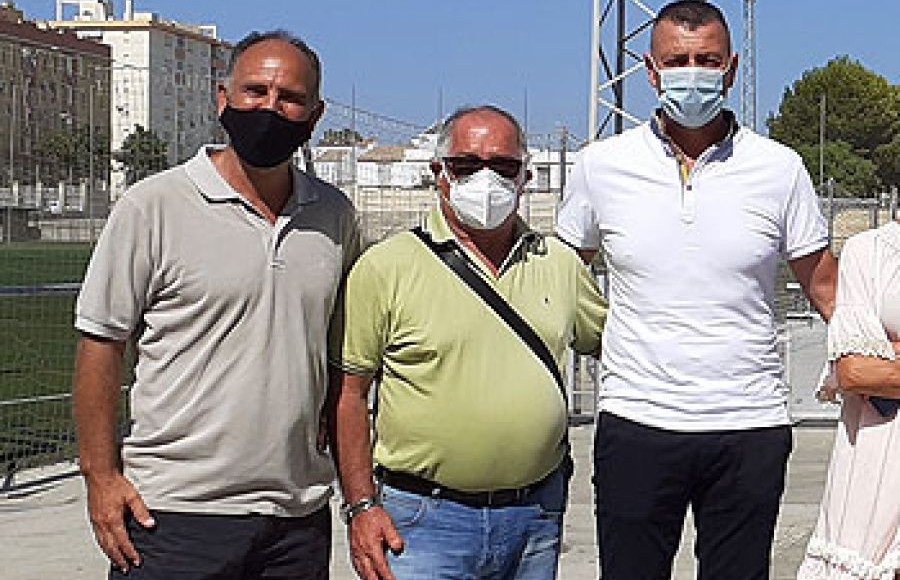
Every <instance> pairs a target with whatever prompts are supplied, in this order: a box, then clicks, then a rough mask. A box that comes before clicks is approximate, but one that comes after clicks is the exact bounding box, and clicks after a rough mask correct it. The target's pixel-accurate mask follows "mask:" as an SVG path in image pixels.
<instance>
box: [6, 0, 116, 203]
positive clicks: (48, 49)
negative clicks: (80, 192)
mask: <svg viewBox="0 0 900 580" xmlns="http://www.w3.org/2000/svg"><path fill="white" fill-rule="evenodd" d="M110 62H111V51H110V48H109V47H108V46H103V45H102V44H98V43H96V42H92V41H90V40H84V39H79V38H78V37H77V36H76V35H75V34H73V33H71V32H66V31H56V30H45V29H41V28H40V27H38V26H37V25H36V24H35V23H34V22H30V21H28V20H26V18H25V15H24V14H23V12H22V11H21V10H18V9H17V8H16V7H15V5H14V4H13V3H12V2H4V3H2V4H0V183H3V184H9V183H10V182H16V183H20V184H29V185H33V184H36V183H41V182H43V183H44V184H45V185H46V184H50V183H54V182H55V181H56V180H58V179H61V178H62V177H64V176H66V175H65V172H61V171H60V168H59V167H58V160H52V159H49V158H48V157H47V156H46V155H45V154H43V153H42V151H44V150H45V148H46V147H47V144H48V143H50V142H52V141H54V140H55V141H57V142H60V141H61V140H65V139H67V138H70V137H72V136H73V135H76V134H77V133H78V132H79V131H83V132H84V134H85V135H87V134H90V135H91V136H92V137H93V138H94V144H95V146H96V149H97V154H98V157H102V155H103V152H104V150H106V149H108V146H107V145H106V143H107V142H108V138H109V134H110V98H111V91H110V86H111V75H110ZM83 150H84V151H83V153H84V157H85V158H84V159H81V160H79V161H80V162H81V163H82V168H84V167H87V166H88V164H89V163H90V160H89V159H87V157H88V156H90V155H91V153H92V148H91V147H90V146H85V147H83ZM74 161H75V160H73V163H74ZM81 173H82V174H84V173H86V172H85V171H82V172H81ZM97 173H98V174H97V175H95V176H94V177H95V179H97V180H98V181H100V182H102V181H103V180H105V179H106V175H105V172H103V171H102V170H101V171H98V172H97ZM69 177H70V176H69ZM82 177H83V175H82Z"/></svg>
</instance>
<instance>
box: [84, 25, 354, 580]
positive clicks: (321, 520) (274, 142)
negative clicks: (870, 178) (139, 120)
mask: <svg viewBox="0 0 900 580" xmlns="http://www.w3.org/2000/svg"><path fill="white" fill-rule="evenodd" d="M320 70H321V69H320V65H319V60H318V57H317V56H316V54H315V53H314V52H313V51H312V50H311V49H310V48H309V47H308V46H307V45H306V44H305V43H303V42H302V41H301V40H299V39H298V38H296V37H294V36H292V35H290V34H288V33H286V32H282V31H276V32H269V33H265V34H259V33H252V34H251V35H249V36H248V37H246V38H245V39H244V40H242V41H241V42H239V43H238V44H237V45H236V46H235V48H234V52H233V55H232V60H231V63H230V64H229V71H228V72H229V74H228V79H227V81H226V84H225V85H223V86H222V87H220V88H219V92H218V110H219V116H220V121H221V123H222V125H223V126H224V127H225V130H226V131H227V132H228V135H229V141H230V144H229V145H228V146H227V147H221V146H209V147H202V148H201V149H200V151H199V152H198V153H197V155H196V156H195V157H194V158H193V159H191V160H189V161H187V162H186V163H184V164H182V165H179V166H178V167H175V168H174V169H171V170H169V171H166V172H164V173H161V174H158V175H155V176H153V177H150V178H149V179H146V180H144V181H142V182H140V183H138V184H136V185H135V186H134V187H132V188H131V189H130V190H129V191H128V192H127V193H126V194H125V196H124V197H123V198H122V199H121V200H120V201H119V202H118V204H117V205H116V207H115V209H114V211H113V213H112V215H111V216H110V219H109V222H108V223H107V225H106V227H105V228H104V231H103V234H102V235H101V237H100V240H99V241H98V243H97V247H96V249H95V251H94V255H93V257H92V259H91V263H90V266H89V267H88V271H87V274H86V277H85V280H84V285H83V286H82V290H81V293H80V295H79V297H78V303H77V307H76V322H75V326H76V327H77V328H78V330H80V331H81V333H82V337H81V340H80V341H79V345H78V354H77V360H76V371H75V386H74V400H75V418H76V421H77V427H78V440H79V453H80V467H81V471H82V473H83V474H84V478H85V482H86V484H87V492H88V509H89V513H90V518H91V524H92V526H93V528H94V534H95V536H96V539H97V542H98V543H99V544H100V547H101V548H102V549H103V551H104V552H105V553H106V555H107V556H108V557H109V558H110V560H111V562H112V564H113V566H112V570H111V572H110V577H111V578H120V577H122V575H124V574H126V573H127V574H128V577H129V578H138V579H153V580H169V579H172V578H191V579H193V580H201V579H206V578H209V579H212V578H215V579H217V580H229V579H231V580H245V579H253V578H270V579H275V578H280V579H288V578H291V579H307V580H323V579H326V578H328V574H329V559H330V546H331V518H330V515H329V513H328V499H329V497H330V494H331V487H330V484H331V482H332V480H333V478H334V473H333V468H332V466H331V460H330V458H329V457H328V456H327V455H326V454H325V453H323V452H322V451H320V450H319V448H318V446H317V443H318V442H319V436H320V432H321V431H320V416H321V411H322V407H323V405H324V400H325V392H326V389H325V385H326V375H327V369H326V347H325V343H326V331H327V326H328V321H329V319H330V316H331V311H332V305H333V304H334V300H335V295H336V292H337V286H338V284H339V282H340V280H341V278H342V276H343V274H344V272H345V271H346V270H347V269H348V268H349V266H350V264H351V262H352V261H353V260H354V259H355V257H356V255H357V253H358V234H357V229H356V225H355V217H354V213H353V211H352V208H351V206H350V203H349V202H348V201H347V199H346V198H345V197H344V196H343V194H342V193H341V192H340V191H338V190H337V189H335V188H333V187H331V186H328V185H327V184H325V183H323V182H321V181H319V180H316V179H314V178H312V177H309V176H307V175H305V174H303V173H301V172H300V171H298V170H297V169H296V168H295V167H294V166H293V165H292V163H291V157H292V155H293V153H294V152H295V151H296V150H297V148H298V147H299V146H300V145H301V144H302V143H303V142H305V141H306V140H308V139H309V136H310V133H311V131H312V129H313V126H314V125H315V123H316V122H317V121H318V119H319V118H320V117H321V115H322V110H323V103H322V100H321V98H320V96H319V85H320V74H321V73H320ZM130 341H133V343H134V345H135V350H136V353H137V367H136V370H135V375H136V378H135V382H134V385H133V387H132V389H131V407H130V410H131V428H130V432H129V433H128V435H127V436H126V437H125V440H124V442H123V444H122V449H121V453H120V451H119V449H118V448H117V445H116V436H115V435H116V425H117V420H116V410H117V409H118V407H119V405H118V401H119V396H120V388H121V387H120V385H121V384H122V378H121V377H122V373H121V366H122V353H123V351H124V348H125V344H126V342H130Z"/></svg>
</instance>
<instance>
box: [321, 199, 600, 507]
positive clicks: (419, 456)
mask: <svg viewBox="0 0 900 580" xmlns="http://www.w3.org/2000/svg"><path fill="white" fill-rule="evenodd" d="M424 229H425V231H427V232H428V233H429V234H430V235H431V237H432V238H433V239H434V240H435V241H437V242H441V241H446V240H449V239H452V238H453V237H454V235H453V233H452V231H451V230H450V228H449V226H448V225H447V222H446V221H445V219H444V216H443V214H442V213H441V212H440V210H439V209H435V210H433V211H432V213H431V214H430V215H429V216H428V218H427V219H426V221H425V224H424ZM466 251H468V250H466ZM471 257H472V261H473V262H474V263H475V264H477V265H478V266H479V267H480V273H481V274H482V276H483V277H484V278H485V280H486V281H487V282H488V283H489V284H491V285H492V286H493V288H494V289H495V290H496V291H497V292H498V293H499V294H500V295H501V296H502V297H503V298H504V299H505V300H506V301H507V302H508V303H509V304H510V305H511V306H512V307H513V308H514V309H515V310H516V311H517V312H518V313H519V315H520V316H522V318H524V319H525V320H526V321H527V322H528V323H529V324H530V325H531V327H532V328H533V329H534V330H535V331H536V332H537V334H538V336H540V337H541V338H542V339H543V341H544V342H545V343H546V345H547V347H548V348H549V350H550V352H551V353H552V354H553V356H554V357H555V358H556V361H557V363H558V364H559V365H560V367H561V368H562V367H564V364H563V363H564V355H565V351H566V348H567V347H568V346H570V345H571V346H572V347H574V348H575V350H576V351H578V352H581V353H591V352H595V351H596V350H597V349H598V348H599V346H600V335H601V331H602V328H603V323H604V321H605V319H606V310H607V307H606V301H605V300H604V299H603V298H602V296H601V295H600V292H599V290H598V288H597V285H596V281H595V280H594V278H593V277H592V276H591V274H590V272H589V271H588V269H587V268H586V267H585V266H584V264H583V263H582V262H581V259H580V258H579V257H578V255H577V254H576V253H575V252H574V251H573V250H572V249H571V248H569V247H568V246H566V245H565V244H563V243H562V242H560V241H558V240H557V239H555V238H545V237H543V236H541V235H539V234H537V233H535V232H532V231H529V230H528V228H527V227H526V226H525V224H524V222H522V221H521V220H520V222H519V224H518V226H517V241H516V243H515V245H514V247H513V249H512V251H511V252H510V255H509V256H508V257H507V259H506V260H505V262H504V263H503V265H502V266H501V268H500V270H499V274H498V275H496V276H495V275H494V274H493V273H491V272H490V270H489V269H488V268H487V266H485V265H484V264H482V262H481V261H480V260H479V259H478V258H477V257H476V256H474V255H471ZM335 312H336V314H335V316H336V319H335V321H334V323H333V324H332V333H331V334H332V336H331V341H330V356H331V360H332V363H333V364H335V365H337V366H339V367H340V368H342V369H343V370H344V371H346V372H349V373H353V374H360V375H374V374H375V373H376V372H377V371H379V370H381V371H382V373H383V374H382V377H381V381H380V385H379V387H378V413H377V416H376V419H375V429H376V434H377V436H376V441H375V449H374V458H375V462H376V463H378V464H380V465H383V466H384V467H387V468H389V469H392V470H397V471H403V472H406V473H412V474H415V475H418V476H420V477H423V478H427V479H429V480H432V481H436V482H439V483H441V484H443V485H446V486H448V487H452V488H456V489H461V490H468V491H478V490H493V489H504V488H514V487H520V486H523V485H527V484H529V483H533V482H535V481H538V480H540V479H541V478H543V477H544V476H545V475H547V474H549V473H550V472H551V471H552V470H553V469H555V468H556V467H557V465H558V464H559V462H560V461H561V459H562V454H563V452H564V450H563V446H562V440H563V433H564V431H565V429H566V405H565V401H564V400H563V395H562V393H561V392H560V390H559V388H558V386H557V385H556V383H555V381H554V380H553V377H552V376H551V375H550V373H549V372H548V371H547V370H546V368H545V367H544V365H543V364H542V363H541V361H540V360H539V359H538V358H537V357H536V356H535V355H534V354H533V353H532V351H531V350H530V349H529V348H528V347H527V346H526V345H525V343H523V342H522V340H521V339H519V337H518V336H517V335H516V334H515V333H514V332H513V331H512V330H511V329H510V328H509V327H508V326H507V325H506V324H505V323H504V322H503V321H502V320H501V319H500V318H499V317H498V316H497V315H496V314H494V312H493V311H492V310H491V309H490V308H489V307H488V306H487V305H486V304H485V303H484V302H483V301H482V300H481V299H480V298H479V297H478V296H477V295H476V294H474V293H473V292H472V291H471V290H470V289H469V288H468V287H467V286H466V285H465V284H464V283H463V282H462V281H461V280H460V279H459V278H458V277H457V276H456V274H454V273H453V272H452V271H451V270H450V269H449V268H447V266H446V265H445V264H444V263H443V262H441V261H440V259H439V258H438V257H437V256H435V255H434V254H433V253H432V252H431V250H429V249H428V248H427V247H425V245H424V244H422V242H421V241H420V240H419V239H418V238H416V236H415V235H414V234H412V233H411V232H403V233H400V234H397V235H395V236H393V237H391V238H389V239H387V240H385V241H383V242H381V243H379V244H377V245H375V246H373V247H371V248H370V249H369V250H368V251H367V252H365V254H363V256H362V257H361V258H360V259H359V260H358V261H357V263H356V265H355V266H354V267H353V269H352V270H351V272H350V274H349V276H348V278H347V281H346V287H345V288H344V293H343V297H342V299H341V300H340V301H339V305H338V306H337V307H336V309H335Z"/></svg>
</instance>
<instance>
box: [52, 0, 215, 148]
mask: <svg viewBox="0 0 900 580" xmlns="http://www.w3.org/2000/svg"><path fill="white" fill-rule="evenodd" d="M47 26H48V27H49V28H52V29H55V30H67V31H73V32H75V33H76V34H77V35H78V36H79V37H81V38H89V39H93V40H96V41H99V42H102V43H103V44H105V45H107V46H109V47H110V49H111V50H112V102H111V104H112V109H111V115H112V118H111V129H112V148H113V150H118V149H120V148H121V146H122V144H123V143H124V142H125V139H126V138H127V137H128V135H129V134H131V133H132V132H133V131H134V128H135V126H137V125H141V126H142V127H144V128H145V129H149V130H151V131H153V132H154V133H155V134H156V136H157V137H159V138H160V139H161V140H162V141H163V142H165V143H166V145H167V154H168V161H169V163H170V164H175V163H178V162H181V161H183V160H184V159H186V158H188V157H191V156H192V155H193V154H194V153H195V152H196V151H197V149H198V148H199V147H200V146H201V145H202V144H204V143H209V142H222V140H223V139H224V134H223V133H222V130H221V127H220V125H219V123H218V119H217V116H216V109H215V95H216V87H217V86H218V84H219V83H220V82H221V81H222V80H224V78H225V74H226V68H227V64H228V59H229V58H230V55H231V45H230V44H229V43H227V42H225V41H223V40H221V39H219V38H218V36H217V33H216V27H215V26H212V25H192V24H184V23H180V22H175V21H171V20H165V19H162V18H161V17H160V16H159V15H158V14H155V13H152V12H135V11H134V3H133V1H128V2H126V3H125V10H124V13H123V14H122V17H121V18H118V19H117V18H116V16H115V14H114V13H113V6H112V3H111V2H109V1H84V0H57V11H56V19H55V20H52V21H50V22H48V23H47Z"/></svg>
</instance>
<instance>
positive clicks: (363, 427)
mask: <svg viewBox="0 0 900 580" xmlns="http://www.w3.org/2000/svg"><path fill="white" fill-rule="evenodd" d="M330 373H331V379H330V381H331V397H330V399H331V405H330V406H331V408H330V409H329V425H330V429H329V430H330V439H331V441H332V453H333V455H334V461H335V464H336V466H337V470H338V478H339V480H340V483H341V490H342V493H343V496H344V502H345V505H349V506H352V505H354V504H357V503H359V502H361V501H363V500H368V499H374V498H375V497H376V493H377V492H376V489H375V483H374V479H373V477H372V444H371V437H370V436H369V429H370V426H369V388H370V386H371V384H372V377H371V376H364V375H355V374H351V373H347V372H344V371H342V370H340V369H337V368H335V367H331V369H330ZM347 526H348V527H347V534H348V540H349V544H350V558H351V560H352V562H353V567H354V569H356V573H357V574H358V575H359V577H360V578H362V579H363V580H393V579H394V575H393V574H392V573H391V570H390V567H389V566H388V563H387V559H386V558H385V548H386V547H387V548H389V549H390V550H391V551H393V552H400V551H401V550H402V549H403V540H402V539H401V538H400V534H399V533H398V532H397V529H396V528H395V527H394V523H393V522H392V521H391V518H390V516H389V515H388V514H387V512H386V511H384V510H383V509H382V508H381V507H380V506H378V505H374V506H367V507H366V508H365V509H364V510H363V511H360V512H359V513H357V514H355V515H353V516H352V517H351V519H350V521H349V522H348V524H347Z"/></svg>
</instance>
